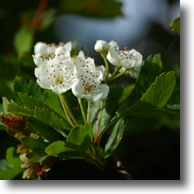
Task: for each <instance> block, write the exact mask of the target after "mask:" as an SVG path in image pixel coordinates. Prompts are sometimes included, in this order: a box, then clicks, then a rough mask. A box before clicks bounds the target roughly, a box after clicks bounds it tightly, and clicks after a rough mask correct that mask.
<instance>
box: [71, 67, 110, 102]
mask: <svg viewBox="0 0 194 194" xmlns="http://www.w3.org/2000/svg"><path fill="white" fill-rule="evenodd" d="M102 80H103V72H102V71H100V70H98V69H94V70H92V69H86V68H81V69H79V71H78V73H77V81H76V83H75V85H73V87H72V92H73V94H74V95H75V96H77V97H79V98H85V99H87V100H89V101H97V100H100V99H105V98H106V97H107V95H108V93H109V87H108V86H107V85H106V84H101V82H102Z"/></svg>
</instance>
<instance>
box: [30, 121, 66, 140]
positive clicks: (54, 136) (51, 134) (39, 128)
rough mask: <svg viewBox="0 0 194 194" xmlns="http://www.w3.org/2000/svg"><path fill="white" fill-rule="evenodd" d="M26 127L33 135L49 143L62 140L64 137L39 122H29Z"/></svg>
mask: <svg viewBox="0 0 194 194" xmlns="http://www.w3.org/2000/svg"><path fill="white" fill-rule="evenodd" d="M27 126H28V128H29V129H30V130H31V131H32V132H33V133H35V134H37V135H39V136H41V137H43V138H44V139H46V140H47V141H49V142H54V141H57V140H61V139H64V136H62V135H60V134H59V133H57V132H56V131H55V130H53V129H52V128H51V127H49V126H48V125H46V124H43V123H41V122H38V121H35V120H31V121H28V122H27Z"/></svg>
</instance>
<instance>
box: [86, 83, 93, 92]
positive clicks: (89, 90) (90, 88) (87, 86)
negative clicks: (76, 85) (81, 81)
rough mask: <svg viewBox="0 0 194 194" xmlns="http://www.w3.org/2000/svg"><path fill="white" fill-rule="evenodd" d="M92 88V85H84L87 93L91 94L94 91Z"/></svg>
mask: <svg viewBox="0 0 194 194" xmlns="http://www.w3.org/2000/svg"><path fill="white" fill-rule="evenodd" d="M92 88H93V86H92V85H90V84H85V85H84V90H85V92H88V93H89V92H91V91H92Z"/></svg>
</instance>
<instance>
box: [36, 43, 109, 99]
mask: <svg viewBox="0 0 194 194" xmlns="http://www.w3.org/2000/svg"><path fill="white" fill-rule="evenodd" d="M71 48H72V44H71V42H68V43H66V44H59V45H48V44H45V43H42V42H39V43H37V44H36V45H35V48H34V53H35V55H33V59H34V63H35V64H36V65H37V67H36V68H35V76H36V77H37V83H38V84H39V86H40V87H42V88H45V89H51V90H52V91H54V92H56V93H58V94H62V93H64V92H66V91H67V90H69V89H72V92H73V94H74V95H75V96H77V97H79V98H85V99H87V100H90V101H97V100H99V99H104V98H106V97H107V95H108V92H109V88H108V86H107V85H105V84H101V82H102V81H103V68H101V67H96V66H95V63H94V59H92V58H90V57H88V58H86V57H85V56H84V54H83V52H82V51H80V52H79V55H78V56H76V57H71V55H70V52H71Z"/></svg>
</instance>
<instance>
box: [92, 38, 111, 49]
mask: <svg viewBox="0 0 194 194" xmlns="http://www.w3.org/2000/svg"><path fill="white" fill-rule="evenodd" d="M108 48H109V44H108V42H106V41H104V40H97V41H96V44H95V45H94V49H95V51H96V52H102V51H106V50H108Z"/></svg>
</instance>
